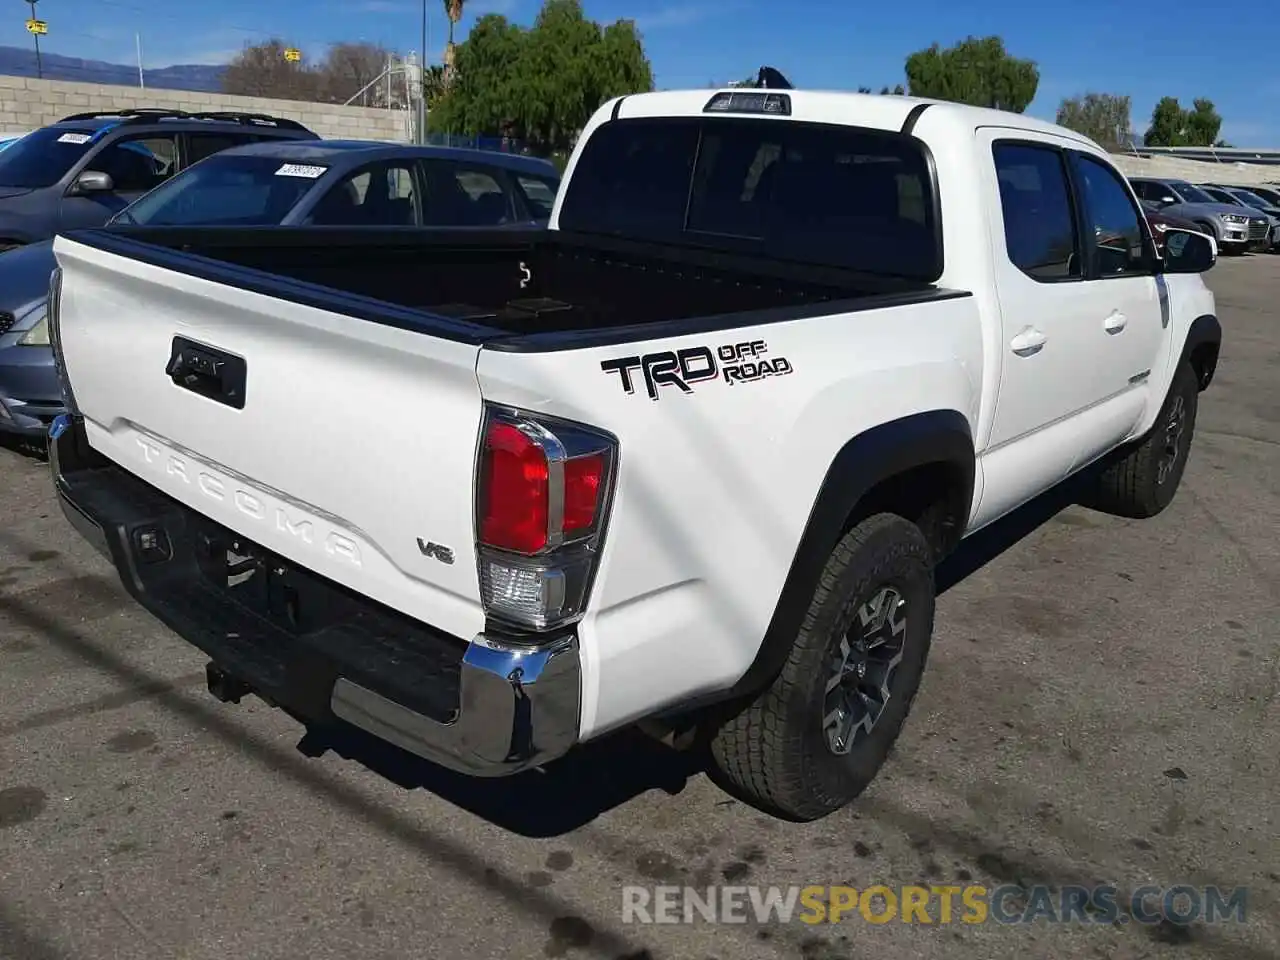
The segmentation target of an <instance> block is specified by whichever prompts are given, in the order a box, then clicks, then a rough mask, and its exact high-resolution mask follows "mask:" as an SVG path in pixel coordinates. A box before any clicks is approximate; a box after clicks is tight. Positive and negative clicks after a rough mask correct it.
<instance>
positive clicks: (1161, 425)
mask: <svg viewBox="0 0 1280 960" xmlns="http://www.w3.org/2000/svg"><path fill="white" fill-rule="evenodd" d="M1199 399H1200V381H1199V378H1198V377H1197V376H1196V371H1195V368H1194V367H1193V366H1191V364H1190V363H1187V362H1185V361H1184V362H1183V363H1182V364H1181V365H1180V366H1179V367H1178V370H1177V372H1176V373H1175V374H1174V377H1173V383H1172V384H1171V385H1170V387H1169V393H1168V396H1166V397H1165V401H1164V406H1162V407H1161V408H1160V413H1159V415H1158V416H1157V417H1156V422H1155V426H1154V427H1152V428H1151V431H1150V432H1149V433H1148V434H1147V435H1146V436H1145V437H1144V438H1143V439H1142V440H1141V441H1139V442H1138V443H1137V445H1135V446H1134V447H1132V448H1131V449H1130V450H1128V451H1127V452H1126V453H1125V454H1123V455H1122V456H1121V458H1120V459H1118V460H1116V461H1115V462H1114V463H1111V464H1109V465H1108V466H1107V467H1106V468H1105V469H1104V470H1103V472H1102V473H1101V475H1100V476H1099V477H1098V480H1097V484H1096V486H1095V488H1094V490H1093V494H1092V496H1091V497H1090V499H1089V500H1088V502H1087V504H1086V505H1087V506H1089V507H1092V508H1093V509H1095V510H1100V511H1102V512H1103V513H1109V514H1112V515H1113V516H1117V517H1129V518H1132V519H1139V520H1144V519H1147V518H1149V517H1154V516H1155V515H1156V514H1158V513H1160V512H1161V511H1163V510H1164V508H1165V507H1167V506H1168V505H1169V504H1170V503H1171V502H1172V501H1173V496H1174V494H1175V493H1177V490H1178V486H1179V484H1180V483H1181V482H1182V474H1183V472H1184V471H1185V470H1186V467H1187V460H1188V458H1189V457H1190V455H1191V439H1192V436H1193V435H1194V434H1195V427H1196V409H1197V404H1198V402H1199Z"/></svg>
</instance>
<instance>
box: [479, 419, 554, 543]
mask: <svg viewBox="0 0 1280 960" xmlns="http://www.w3.org/2000/svg"><path fill="white" fill-rule="evenodd" d="M549 478H550V466H549V464H548V463H547V455H546V453H545V452H544V451H543V449H542V447H541V446H539V445H538V444H537V443H535V442H534V441H532V440H530V439H529V438H528V437H527V436H525V434H524V433H523V432H521V430H520V429H519V428H518V427H515V426H513V425H511V424H509V423H501V422H493V423H490V424H489V430H488V433H487V434H486V436H485V440H484V456H483V459H482V461H481V488H480V489H481V490H482V491H483V496H484V502H483V504H482V505H481V513H480V542H481V543H484V544H486V545H487V546H491V547H498V548H500V549H503V550H514V551H516V552H517V553H537V552H538V551H539V550H541V549H542V548H543V547H545V546H546V545H547V519H548V517H547V513H548V511H547V505H548V499H549Z"/></svg>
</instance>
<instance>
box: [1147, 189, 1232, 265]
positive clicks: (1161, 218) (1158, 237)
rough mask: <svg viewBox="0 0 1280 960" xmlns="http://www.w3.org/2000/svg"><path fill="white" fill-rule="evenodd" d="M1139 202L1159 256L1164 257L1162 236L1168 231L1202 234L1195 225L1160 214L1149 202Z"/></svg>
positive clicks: (1199, 228)
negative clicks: (1186, 231)
mask: <svg viewBox="0 0 1280 960" xmlns="http://www.w3.org/2000/svg"><path fill="white" fill-rule="evenodd" d="M1140 202H1141V204H1142V212H1143V214H1144V215H1145V216H1146V218H1147V224H1148V225H1149V226H1150V227H1151V238H1152V239H1153V240H1154V241H1155V244H1156V252H1157V253H1158V254H1160V255H1161V256H1164V235H1165V233H1167V232H1168V231H1170V230H1194V231H1196V232H1197V233H1201V232H1203V230H1202V228H1201V227H1200V225H1199V224H1197V223H1192V222H1191V221H1190V220H1183V219H1181V218H1179V217H1171V216H1169V215H1168V214H1165V213H1161V212H1160V208H1159V207H1158V206H1157V205H1156V204H1155V203H1153V202H1152V201H1150V200H1142V201H1140ZM1215 243H1216V241H1215Z"/></svg>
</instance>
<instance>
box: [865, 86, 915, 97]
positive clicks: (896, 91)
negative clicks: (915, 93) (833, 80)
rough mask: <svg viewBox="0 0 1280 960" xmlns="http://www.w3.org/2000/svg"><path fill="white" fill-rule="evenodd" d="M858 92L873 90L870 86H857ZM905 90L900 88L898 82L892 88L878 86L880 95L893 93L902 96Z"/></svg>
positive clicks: (870, 91) (871, 91)
mask: <svg viewBox="0 0 1280 960" xmlns="http://www.w3.org/2000/svg"><path fill="white" fill-rule="evenodd" d="M858 92H859V93H873V92H874V91H873V90H872V89H871V88H870V87H859V88H858ZM906 92H907V91H906V90H904V89H903V88H902V84H900V83H899V84H898V85H896V86H894V87H893V88H889V87H881V88H880V95H881V96H884V95H886V94H893V95H894V96H897V97H901V96H903V95H904V94H905V93H906Z"/></svg>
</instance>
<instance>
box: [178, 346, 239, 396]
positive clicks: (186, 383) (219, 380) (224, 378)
mask: <svg viewBox="0 0 1280 960" xmlns="http://www.w3.org/2000/svg"><path fill="white" fill-rule="evenodd" d="M164 372H165V373H167V374H168V375H169V379H171V380H172V381H173V382H174V384H175V385H176V386H179V387H182V389H184V390H190V391H191V392H192V393H196V394H199V395H200V396H202V397H205V398H207V399H209V400H213V401H214V402H216V403H221V404H225V405H226V406H228V407H234V408H235V409H236V410H243V409H244V388H245V374H246V367H245V362H244V358H243V357H237V356H235V355H233V354H230V353H227V352H226V351H224V350H218V349H216V348H215V347H210V346H206V345H205V344H203V343H196V342H195V341H194V340H188V339H187V338H186V337H174V338H173V349H172V350H171V352H170V354H169V365H168V366H167V367H165V368H164Z"/></svg>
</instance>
